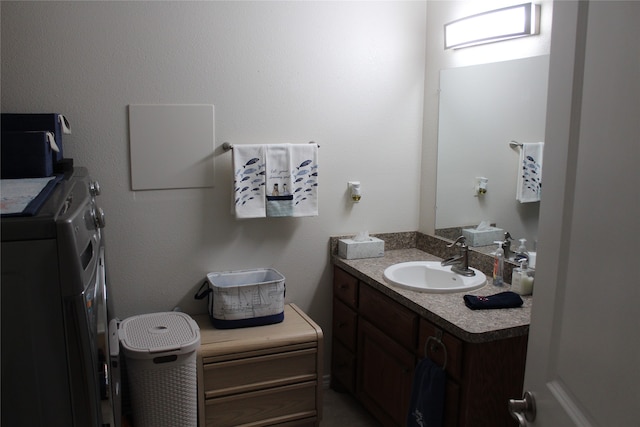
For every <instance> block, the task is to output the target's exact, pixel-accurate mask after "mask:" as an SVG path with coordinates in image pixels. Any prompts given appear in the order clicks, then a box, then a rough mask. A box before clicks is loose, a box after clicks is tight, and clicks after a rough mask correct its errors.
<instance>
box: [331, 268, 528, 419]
mask: <svg viewBox="0 0 640 427" xmlns="http://www.w3.org/2000/svg"><path fill="white" fill-rule="evenodd" d="M345 283H349V284H350V285H349V286H348V287H346V288H345V287H344V286H342V285H344V284H345ZM346 289H350V290H352V291H353V290H355V293H354V292H346ZM346 294H349V295H351V296H353V295H355V299H351V300H350V302H349V303H346V302H345V298H344V295H346ZM333 301H334V302H333V304H334V320H333V328H334V329H333V330H334V333H333V353H332V372H331V383H332V387H333V388H334V389H338V390H347V391H349V392H350V393H352V394H354V395H355V396H356V397H357V399H358V400H359V401H360V402H361V403H362V404H363V405H364V406H365V407H366V408H367V410H368V411H369V412H371V413H372V414H373V415H374V416H375V417H376V418H377V419H378V421H380V423H381V424H382V425H383V426H394V427H399V426H404V425H405V424H406V416H407V412H408V408H409V402H410V397H411V396H410V395H411V386H412V381H413V373H414V370H415V366H416V364H417V362H418V361H419V360H420V359H422V358H424V356H425V351H426V352H427V354H428V356H429V358H430V359H431V360H432V361H434V362H435V363H437V364H438V365H440V366H443V367H444V368H445V372H446V376H447V383H446V389H445V407H444V417H443V425H444V426H446V427H502V426H505V427H506V426H516V425H517V423H516V421H515V420H514V419H513V418H512V417H511V416H510V415H509V413H508V409H507V402H508V400H509V399H510V398H513V396H520V395H521V394H522V386H523V381H524V368H525V359H526V351H527V339H528V337H527V336H526V335H524V336H519V337H513V338H507V339H500V340H496V341H488V342H482V343H472V342H466V341H464V340H461V339H460V338H458V337H456V336H454V335H452V334H451V333H450V332H448V331H445V330H443V329H442V328H440V327H438V326H436V325H435V324H434V323H432V322H431V321H429V320H427V319H425V318H422V317H420V316H419V315H418V314H417V313H415V312H413V311H411V310H409V309H408V308H406V307H404V306H403V305H401V304H400V303H398V302H396V301H394V300H393V299H391V298H390V297H389V296H387V295H385V294H383V293H382V292H380V291H378V290H376V289H374V288H373V287H371V286H369V285H368V284H366V283H364V282H359V281H358V280H357V278H355V277H353V276H351V275H350V274H348V273H346V272H345V271H344V270H342V269H340V268H338V267H334V300H333ZM345 311H346V313H345ZM347 313H348V315H347ZM345 318H346V319H348V321H347V320H345ZM346 325H349V326H346ZM354 328H355V336H356V337H357V339H356V342H355V347H354V342H353V336H354V331H353V329H354ZM347 331H348V332H347ZM347 362H348V363H347ZM353 378H355V383H354V382H352V379H353Z"/></svg>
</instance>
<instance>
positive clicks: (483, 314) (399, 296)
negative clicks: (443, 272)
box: [332, 248, 532, 343]
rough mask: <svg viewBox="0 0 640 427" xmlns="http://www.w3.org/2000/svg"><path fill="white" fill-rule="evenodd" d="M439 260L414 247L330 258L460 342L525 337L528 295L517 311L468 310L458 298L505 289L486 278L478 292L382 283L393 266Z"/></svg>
mask: <svg viewBox="0 0 640 427" xmlns="http://www.w3.org/2000/svg"><path fill="white" fill-rule="evenodd" d="M441 259H442V258H438V257H437V256H435V255H431V254H429V253H427V252H424V251H422V250H420V249H416V248H407V249H392V250H385V254H384V257H381V258H365V259H353V260H347V259H343V258H340V257H338V256H337V255H335V254H334V255H333V256H332V261H333V263H334V265H336V266H338V267H341V268H342V269H344V270H345V271H347V272H348V273H350V274H352V275H354V276H355V277H357V278H358V279H359V280H361V281H363V282H365V283H367V284H369V285H370V286H372V287H373V288H375V289H377V290H379V291H381V292H382V293H384V294H385V295H387V296H389V297H391V298H392V299H393V300H395V301H397V302H398V303H400V304H402V305H404V306H405V307H407V308H409V309H411V310H412V311H414V312H416V313H418V314H419V315H420V316H422V317H424V318H425V319H427V320H429V321H431V322H433V323H434V324H436V325H437V326H440V327H441V328H442V329H444V330H445V331H447V332H449V333H450V334H452V335H454V336H456V337H458V338H460V339H462V340H463V341H466V342H471V343H482V342H489V341H495V340H499V339H504V338H511V337H515V336H522V335H526V334H528V332H529V324H530V322H531V302H532V297H531V296H523V297H522V299H523V301H524V304H523V305H522V307H519V308H509V309H498V310H471V309H469V308H468V307H467V306H466V305H465V304H464V300H463V298H462V297H463V295H465V294H471V295H492V294H496V293H499V292H503V291H504V290H505V288H501V287H496V286H493V284H492V283H491V278H490V277H488V281H489V283H487V284H486V285H485V286H484V287H482V288H481V289H477V290H474V291H468V292H457V293H449V294H433V293H425V292H415V291H411V290H408V289H402V288H399V287H395V286H392V285H389V284H387V283H386V281H385V280H384V277H383V272H384V270H385V268H387V267H389V266H391V265H393V264H396V263H399V262H406V261H439V260H441ZM472 266H473V265H472Z"/></svg>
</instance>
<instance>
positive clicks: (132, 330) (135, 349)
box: [119, 312, 200, 427]
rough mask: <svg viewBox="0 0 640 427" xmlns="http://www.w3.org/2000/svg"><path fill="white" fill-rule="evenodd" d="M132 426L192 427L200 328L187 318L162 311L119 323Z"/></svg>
mask: <svg viewBox="0 0 640 427" xmlns="http://www.w3.org/2000/svg"><path fill="white" fill-rule="evenodd" d="M119 336H120V343H121V344H122V348H123V350H124V355H125V359H126V365H127V373H128V378H129V389H130V393H131V404H132V415H133V422H134V425H135V426H136V427H174V426H175V427H191V426H193V427H196V426H197V425H198V390H197V366H196V351H197V348H198V346H199V345H200V329H199V328H198V325H197V324H196V322H195V321H194V320H193V319H192V318H191V317H190V316H188V315H187V314H184V313H179V312H163V313H151V314H143V315H139V316H133V317H129V318H127V319H125V320H123V321H122V322H121V324H120V330H119Z"/></svg>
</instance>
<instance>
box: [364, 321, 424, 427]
mask: <svg viewBox="0 0 640 427" xmlns="http://www.w3.org/2000/svg"><path fill="white" fill-rule="evenodd" d="M414 364H415V358H414V356H413V353H412V352H410V351H408V350H406V349H405V348H403V347H402V346H400V345H399V344H398V343H396V342H395V341H394V340H392V339H391V338H389V337H388V336H386V335H385V334H384V333H382V332H381V331H380V330H379V329H377V328H376V327H375V326H373V325H372V324H371V323H369V322H367V321H366V320H361V321H360V324H359V326H358V378H357V385H356V394H357V396H358V398H359V399H360V400H361V402H362V403H363V404H364V405H365V407H366V408H367V409H368V410H369V411H371V412H372V413H373V414H375V416H376V418H378V420H380V422H381V423H382V424H383V425H385V426H404V425H405V423H406V417H407V411H408V410H409V400H410V395H411V382H412V379H413V371H414Z"/></svg>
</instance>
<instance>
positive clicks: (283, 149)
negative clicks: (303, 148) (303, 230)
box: [266, 144, 293, 217]
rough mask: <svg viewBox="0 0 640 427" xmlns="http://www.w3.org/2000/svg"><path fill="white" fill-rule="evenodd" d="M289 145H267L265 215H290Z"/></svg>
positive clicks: (291, 198)
mask: <svg viewBox="0 0 640 427" xmlns="http://www.w3.org/2000/svg"><path fill="white" fill-rule="evenodd" d="M290 147H291V145H290V144H272V145H267V148H266V152H267V189H266V192H267V193H266V198H267V216H268V217H277V216H292V215H293V195H292V194H291V159H290V154H291V149H290Z"/></svg>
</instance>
